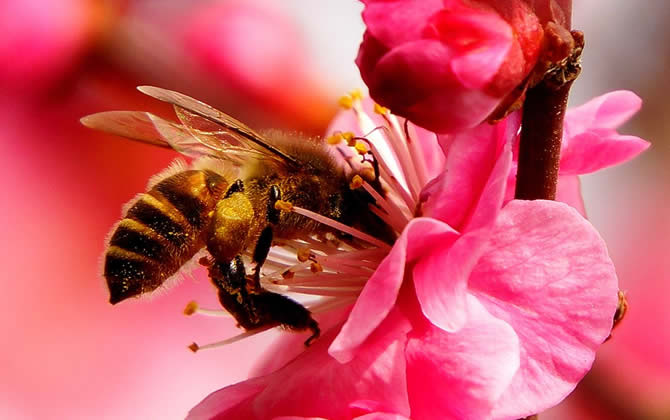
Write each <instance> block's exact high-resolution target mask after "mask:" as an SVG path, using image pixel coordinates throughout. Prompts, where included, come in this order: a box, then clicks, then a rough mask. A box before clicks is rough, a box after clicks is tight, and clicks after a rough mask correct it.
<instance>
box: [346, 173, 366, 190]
mask: <svg viewBox="0 0 670 420" xmlns="http://www.w3.org/2000/svg"><path fill="white" fill-rule="evenodd" d="M362 186H363V178H361V176H360V175H354V177H353V178H351V182H350V183H349V188H351V189H352V190H355V189H356V188H360V187H362Z"/></svg>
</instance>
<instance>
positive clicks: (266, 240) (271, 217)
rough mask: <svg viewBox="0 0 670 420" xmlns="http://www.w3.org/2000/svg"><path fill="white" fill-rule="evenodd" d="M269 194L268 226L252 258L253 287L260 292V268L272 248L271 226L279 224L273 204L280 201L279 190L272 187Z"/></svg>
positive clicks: (274, 186) (275, 186) (277, 211)
mask: <svg viewBox="0 0 670 420" xmlns="http://www.w3.org/2000/svg"><path fill="white" fill-rule="evenodd" d="M269 194H270V196H269V197H268V207H267V214H266V218H267V220H268V223H269V224H270V225H268V226H266V227H265V229H263V231H262V232H261V235H260V236H259V237H258V241H257V242H256V247H255V248H254V257H253V258H254V263H256V265H255V267H254V275H253V282H254V287H256V288H257V290H260V287H261V283H260V279H261V267H263V264H264V263H265V260H266V259H267V257H268V253H269V252H270V248H271V247H272V237H273V233H272V226H271V225H276V224H277V223H279V215H280V211H279V210H277V209H276V208H275V203H276V202H277V201H278V200H280V199H281V190H280V189H279V187H278V186H277V185H272V186H271V187H270V192H269Z"/></svg>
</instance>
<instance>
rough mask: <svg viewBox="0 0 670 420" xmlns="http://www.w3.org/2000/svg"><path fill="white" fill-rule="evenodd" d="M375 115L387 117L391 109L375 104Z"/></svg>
mask: <svg viewBox="0 0 670 420" xmlns="http://www.w3.org/2000/svg"><path fill="white" fill-rule="evenodd" d="M375 113H377V114H379V115H385V114H388V113H389V109H388V108H386V107H385V106H381V105H379V104H377V103H376V104H375Z"/></svg>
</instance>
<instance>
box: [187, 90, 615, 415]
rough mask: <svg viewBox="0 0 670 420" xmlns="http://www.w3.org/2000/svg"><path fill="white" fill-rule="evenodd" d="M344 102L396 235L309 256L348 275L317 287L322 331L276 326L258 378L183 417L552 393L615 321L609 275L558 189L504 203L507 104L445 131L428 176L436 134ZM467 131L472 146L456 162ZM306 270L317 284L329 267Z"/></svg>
mask: <svg viewBox="0 0 670 420" xmlns="http://www.w3.org/2000/svg"><path fill="white" fill-rule="evenodd" d="M352 109H353V114H355V116H356V120H355V121H357V123H358V124H357V125H356V126H338V128H340V129H344V130H352V131H353V132H354V134H366V133H367V134H368V135H367V140H368V141H369V142H370V143H369V145H370V147H371V150H372V151H373V153H374V155H375V157H376V158H377V159H378V160H379V164H380V167H381V169H380V175H381V180H382V182H383V183H384V185H385V186H386V187H387V188H388V194H387V196H386V197H381V196H379V197H375V199H376V205H377V206H378V208H377V210H378V211H377V214H379V215H380V217H381V218H382V219H383V220H384V221H386V222H387V224H388V225H389V226H391V227H392V228H393V229H394V230H395V231H396V232H397V233H398V234H399V236H398V239H397V240H396V241H395V243H394V245H393V247H392V248H391V249H388V247H386V246H384V244H383V243H382V244H378V245H377V247H376V248H368V249H365V250H352V251H349V252H342V251H340V252H339V253H333V254H328V252H325V255H321V254H319V255H315V256H314V259H315V261H317V262H319V263H321V262H322V261H323V263H322V265H324V267H325V266H327V265H328V262H329V259H330V265H331V267H332V266H333V262H332V259H333V258H337V266H336V267H337V268H336V269H337V270H340V273H339V274H342V275H340V276H339V277H338V278H339V279H340V280H339V281H335V282H329V283H328V287H327V288H324V289H323V297H324V298H327V299H329V304H328V310H327V311H325V310H324V311H321V314H320V317H319V322H320V324H321V326H322V330H323V331H324V335H323V337H322V338H321V339H320V340H319V341H318V342H317V343H315V344H314V345H313V346H311V347H309V348H308V349H304V348H303V347H302V345H301V344H300V343H301V341H302V337H295V336H287V337H285V338H282V339H280V341H279V343H277V344H276V346H275V348H274V349H272V350H270V351H269V352H268V356H267V359H266V360H265V362H264V363H263V364H261V366H260V367H259V368H258V370H257V373H258V374H259V375H260V376H258V377H256V378H254V379H250V380H248V381H246V382H242V383H239V384H236V385H232V386H230V387H228V388H224V389H222V390H220V391H217V392H215V393H213V394H212V395H210V396H209V397H208V398H207V399H205V400H204V401H203V402H202V403H201V404H199V405H198V406H197V407H195V408H194V409H193V410H192V412H191V418H193V419H199V418H211V417H215V416H216V417H217V418H272V417H280V416H305V417H309V416H319V417H327V418H351V417H354V416H355V415H362V414H366V413H374V412H384V413H395V414H399V415H402V416H406V417H408V416H410V415H411V416H412V417H413V418H519V417H523V416H526V415H530V414H533V413H536V412H539V411H541V410H543V409H546V408H548V407H550V406H552V405H555V404H557V403H558V402H559V401H561V400H562V399H563V398H564V397H565V396H566V395H567V394H568V393H569V392H571V391H572V389H573V388H574V387H575V385H576V384H577V382H578V381H579V380H580V379H581V378H582V377H583V375H584V374H585V373H586V372H587V371H588V370H589V369H590V367H591V364H592V362H593V359H594V356H595V350H596V349H597V348H598V347H599V345H600V344H601V343H602V342H603V340H604V339H605V338H606V337H607V336H608V335H609V333H610V329H611V326H612V316H613V314H614V311H615V309H616V304H617V296H616V293H617V290H618V289H617V279H616V275H615V273H614V267H613V265H612V262H611V260H610V259H609V256H608V255H607V251H606V247H605V244H604V242H603V241H602V239H601V238H600V236H599V235H598V233H597V232H596V231H595V230H594V229H593V227H592V226H591V225H590V224H589V223H588V222H587V221H586V220H585V219H584V218H582V217H581V216H580V215H579V214H578V213H577V212H576V211H574V210H573V209H571V208H570V207H569V206H567V205H565V204H562V203H557V202H551V201H540V200H538V201H512V202H509V203H507V204H506V205H505V206H504V207H503V205H502V204H503V199H504V194H505V191H506V185H507V179H508V176H509V171H510V167H511V163H512V150H511V145H512V142H511V140H512V139H513V138H514V136H515V134H516V130H515V129H513V127H517V126H516V125H515V121H514V117H512V118H511V119H509V120H506V121H505V122H503V123H501V124H499V125H498V126H495V127H490V126H487V125H482V126H480V127H477V128H474V129H472V130H470V131H469V132H468V133H463V134H462V135H461V136H457V137H456V138H454V139H452V140H453V141H452V142H451V143H450V144H449V145H448V146H447V145H444V144H443V145H442V146H443V147H444V151H445V154H446V156H444V157H443V162H445V164H444V165H445V166H444V168H443V169H444V170H443V172H442V173H441V174H440V175H438V177H437V178H436V179H435V180H434V181H433V182H428V175H427V174H428V173H429V172H430V171H429V170H428V165H426V160H425V159H424V156H430V155H431V154H441V153H442V149H441V148H440V145H439V144H438V143H437V141H436V140H435V136H434V135H432V139H431V135H430V133H428V132H423V133H422V134H421V135H417V134H416V133H415V131H414V127H413V126H411V125H409V126H408V127H407V129H406V130H403V129H401V128H400V127H402V124H401V123H400V121H398V120H397V119H396V117H395V116H394V115H392V114H389V113H388V112H385V111H384V110H380V109H379V108H377V110H378V111H379V114H378V115H375V116H372V117H371V116H369V115H368V114H367V113H366V111H365V108H364V107H363V105H362V104H361V103H360V102H358V101H357V100H353V101H352ZM350 121H351V120H350ZM375 126H383V127H385V128H386V129H385V130H377V131H375V132H371V130H372V129H373V128H374V127H375ZM491 130H493V132H494V134H495V135H482V134H481V132H480V131H483V132H484V133H488V134H490V133H491ZM382 133H384V134H382ZM335 136H336V137H337V136H341V137H347V136H346V135H345V133H340V134H338V133H336V134H335ZM472 137H480V138H481V139H483V140H485V141H479V142H472V141H471V139H472ZM331 139H332V138H331ZM419 141H421V142H422V143H423V144H418V142H419ZM333 142H334V141H333ZM465 144H469V147H470V152H471V154H472V156H473V157H472V159H470V160H469V161H467V162H465V163H464V162H463V161H462V160H461V159H459V158H458V157H462V156H463V153H464V150H465V146H464V145H465ZM338 147H340V151H341V154H342V155H344V156H347V147H345V146H341V145H340V146H338ZM383 150H385V152H386V154H387V157H386V158H384V157H382V155H383V153H382V151H383ZM452 152H453V153H454V154H455V157H453V158H452V157H450V154H451V153H452ZM349 156H351V155H349ZM349 162H350V164H352V165H354V164H355V162H356V161H355V160H353V159H349ZM391 167H394V168H395V169H394V170H392V169H391ZM458 171H460V172H461V173H457V172H458ZM447 174H448V175H447ZM391 175H392V176H391ZM459 183H464V184H465V185H467V186H469V188H460V189H459V188H457V184H459ZM363 187H364V188H366V189H367V188H368V187H369V186H367V185H365V183H364V186H363ZM421 201H423V202H424V203H423V206H422V209H423V212H424V217H417V216H415V215H416V212H417V211H418V205H419V203H420V202H421ZM446 201H455V202H456V204H455V205H454V208H459V209H463V210H462V211H461V212H460V213H459V214H456V213H455V211H454V208H451V207H449V206H445V205H444V204H443V203H444V202H446ZM425 216H429V217H425ZM452 222H453V223H454V224H453V225H452V224H451V223H452ZM316 249H318V248H316ZM347 267H349V268H347ZM354 267H358V268H360V267H363V268H367V269H368V270H370V269H374V273H372V274H371V275H370V271H368V274H367V278H365V280H364V281H363V282H360V283H357V284H358V286H357V287H352V284H356V283H352V279H350V278H347V277H346V275H344V274H346V272H347V271H353V272H355V273H356V275H361V273H360V272H357V271H356V270H354ZM297 275H298V274H296V276H297ZM364 276H365V275H364ZM308 280H313V281H314V286H313V287H312V289H313V290H315V289H317V288H318V286H319V281H321V282H323V281H324V280H319V275H318V274H316V275H312V277H311V279H307V278H305V277H304V276H303V277H302V284H312V283H310V282H308ZM279 284H280V285H281V283H279ZM286 286H288V288H287V289H284V290H285V291H286V290H291V289H290V287H291V284H290V283H289V284H287V285H286ZM286 286H285V287H286ZM293 291H297V290H293ZM345 291H348V294H345ZM338 299H339V300H340V302H339V304H337V303H335V302H336V301H337V300H338ZM354 299H355V304H354V305H353V308H351V309H350V310H349V308H350V306H349V305H350V303H351V302H352V301H353V300H354ZM313 307H314V308H315V309H317V310H316V311H313V312H317V314H318V312H319V310H318V309H319V305H318V304H317V305H314V306H313ZM334 307H337V308H339V309H338V310H337V311H334V310H332V308H334Z"/></svg>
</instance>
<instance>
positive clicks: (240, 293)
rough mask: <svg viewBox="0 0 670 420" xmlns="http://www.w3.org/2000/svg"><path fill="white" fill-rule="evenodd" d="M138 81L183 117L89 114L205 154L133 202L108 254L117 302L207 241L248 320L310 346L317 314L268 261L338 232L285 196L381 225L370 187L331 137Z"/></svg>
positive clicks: (220, 281)
mask: <svg viewBox="0 0 670 420" xmlns="http://www.w3.org/2000/svg"><path fill="white" fill-rule="evenodd" d="M138 89H139V90H140V91H141V92H143V93H145V94H147V95H149V96H152V97H154V98H156V99H158V100H161V101H164V102H167V103H170V104H172V105H173V107H174V110H175V113H176V115H177V117H178V120H179V123H176V122H171V121H168V120H164V119H162V118H160V117H157V116H155V115H153V114H150V113H148V112H141V111H110V112H102V113H98V114H93V115H89V116H87V117H84V118H82V123H83V124H84V125H86V126H88V127H90V128H94V129H98V130H102V131H105V132H109V133H112V134H116V135H119V136H123V137H127V138H130V139H133V140H137V141H141V142H145V143H149V144H153V145H156V146H160V147H165V148H171V149H174V150H176V151H178V152H180V153H181V154H183V155H185V156H189V157H193V158H198V159H196V160H195V161H194V162H193V163H192V165H191V166H190V167H185V165H178V166H177V167H176V168H172V169H170V170H168V171H167V172H166V173H165V174H163V175H159V176H157V178H156V179H155V180H154V182H152V183H150V185H149V187H148V188H147V191H146V192H144V193H141V194H139V195H138V196H137V197H136V198H135V199H134V200H132V201H131V202H130V203H128V204H127V205H126V207H125V210H124V214H123V218H122V220H121V221H120V222H119V223H118V224H117V225H116V226H115V227H114V228H113V230H112V232H111V235H110V237H109V241H108V245H107V248H106V251H105V254H104V268H103V275H104V277H105V279H106V282H107V286H108V289H109V295H110V298H109V301H110V303H112V304H116V303H119V302H121V301H123V300H125V299H128V298H130V297H135V296H139V295H143V294H146V293H149V292H152V291H154V290H155V289H157V288H159V287H160V286H161V285H163V283H165V282H166V280H167V279H168V278H170V277H172V276H173V275H174V274H175V273H177V272H178V271H179V270H180V269H181V268H182V267H183V266H184V265H185V264H186V263H187V262H188V261H190V260H191V259H193V258H194V256H196V254H198V253H199V252H200V251H201V250H205V252H206V253H207V254H208V255H209V256H208V257H207V258H206V260H205V262H204V265H206V266H207V268H208V272H209V277H210V279H211V282H212V284H213V285H214V286H215V288H216V290H217V293H218V299H219V301H220V303H221V305H222V306H223V308H224V309H225V310H227V311H228V312H229V313H230V314H231V315H232V316H233V317H234V318H235V319H236V321H237V323H238V325H239V326H241V327H243V328H244V329H247V330H249V329H255V328H259V327H262V326H267V325H272V324H278V325H281V326H283V327H284V328H286V329H289V330H295V331H303V330H310V331H311V333H312V334H311V336H310V337H309V338H308V339H307V341H306V342H305V345H309V344H310V343H311V342H312V341H314V340H315V339H317V338H318V337H319V334H320V330H319V326H318V323H317V322H316V321H315V320H314V319H313V317H312V314H311V313H310V312H309V310H307V309H306V308H305V307H304V306H302V305H301V304H300V303H298V302H296V301H294V300H292V299H290V298H288V297H286V296H284V295H281V294H278V293H274V292H270V291H268V290H265V289H264V288H263V287H262V285H261V282H260V276H261V267H262V266H263V263H264V262H265V260H266V258H267V256H268V253H269V251H270V248H271V247H272V245H273V242H275V241H278V240H290V239H293V238H297V237H300V236H301V235H326V234H328V233H329V232H330V233H331V234H333V233H334V232H332V229H331V228H329V227H328V226H326V225H324V224H321V223H319V222H317V221H315V220H313V219H312V218H307V217H305V216H303V215H300V214H296V213H294V212H287V211H281V210H280V208H281V206H280V205H278V203H280V202H290V203H292V204H294V205H296V206H300V207H302V208H305V209H308V210H310V211H313V212H315V213H318V214H320V215H323V216H325V217H328V218H330V219H333V220H335V221H338V222H340V223H344V224H346V225H349V226H353V227H357V228H360V229H361V230H363V231H366V230H370V229H377V230H380V231H383V230H384V226H382V225H383V222H381V220H380V219H378V218H377V216H375V215H374V214H372V212H370V211H369V204H370V203H371V202H372V199H371V197H370V195H369V194H368V193H367V192H365V191H364V190H363V189H361V188H359V189H352V188H351V187H350V184H351V182H352V178H353V177H354V176H355V175H356V174H353V173H348V174H347V173H346V171H344V169H343V167H342V165H338V164H337V163H336V162H335V160H334V159H333V157H332V155H331V154H330V152H329V151H328V149H327V146H326V143H325V142H324V141H314V140H313V139H307V138H303V137H300V136H297V135H289V134H286V133H282V132H279V131H269V132H267V133H263V134H261V133H259V132H256V131H254V130H252V129H251V128H249V127H248V126H246V125H244V124H243V123H241V122H239V121H237V120H235V119H234V118H232V117H230V116H229V115H227V114H225V113H223V112H221V111H218V110H216V109H215V108H213V107H211V106H209V105H207V104H204V103H202V102H200V101H197V100H195V99H193V98H190V97H188V96H186V95H183V94H180V93H177V92H174V91H170V90H165V89H161V88H157V87H149V86H141V87H139V88H138ZM213 162H214V163H218V164H213ZM368 177H369V176H368ZM372 182H373V183H374V180H372ZM375 185H376V187H375V188H376V189H379V192H380V193H382V191H381V190H382V189H381V187H380V186H379V184H378V183H377V184H375ZM280 204H281V203H280ZM341 235H342V234H341V233H340V236H341ZM343 239H344V238H343ZM243 255H251V260H252V263H253V264H254V267H253V271H252V272H251V273H249V274H248V273H247V270H246V268H245V264H244V261H243V259H242V256H243ZM201 261H202V260H201Z"/></svg>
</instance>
